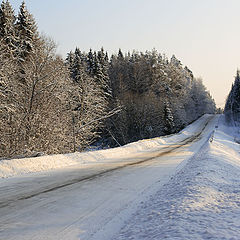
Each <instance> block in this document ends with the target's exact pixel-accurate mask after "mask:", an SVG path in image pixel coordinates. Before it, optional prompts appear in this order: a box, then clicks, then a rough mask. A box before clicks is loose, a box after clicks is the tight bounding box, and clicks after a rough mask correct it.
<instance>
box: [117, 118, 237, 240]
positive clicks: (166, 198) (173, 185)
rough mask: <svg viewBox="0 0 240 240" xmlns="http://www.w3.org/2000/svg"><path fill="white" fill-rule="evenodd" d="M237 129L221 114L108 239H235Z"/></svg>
mask: <svg viewBox="0 0 240 240" xmlns="http://www.w3.org/2000/svg"><path fill="white" fill-rule="evenodd" d="M238 135H239V130H238V129H235V128H232V127H227V126H226V125H225V123H224V119H223V117H221V118H220V119H219V127H218V128H216V129H215V132H214V135H213V138H212V139H213V141H212V142H209V141H208V142H206V143H205V144H204V145H203V147H202V148H201V149H200V151H199V152H198V153H196V154H195V155H194V156H193V157H192V158H191V159H190V161H188V163H187V164H186V165H185V167H184V168H183V169H182V170H181V171H179V172H178V173H177V174H176V175H174V176H173V177H172V178H171V180H170V181H169V182H168V183H167V184H165V185H164V186H163V187H162V188H161V189H160V190H159V191H158V192H157V193H156V194H154V195H153V196H151V198H150V199H149V201H147V202H144V203H142V204H141V205H140V206H139V207H138V209H137V211H136V212H135V213H134V215H133V216H132V217H131V219H130V220H128V221H127V222H126V223H125V224H124V227H123V228H122V229H121V231H120V232H118V233H117V235H115V237H114V238H113V239H115V240H120V239H124V240H126V239H138V240H141V239H171V240H172V239H179V240H180V239H181V240H182V239H193V240H195V239H218V240H219V239H229V240H230V239H231V240H239V239H240V145H239V144H238V143H236V142H235V141H234V138H235V139H236V138H238Z"/></svg>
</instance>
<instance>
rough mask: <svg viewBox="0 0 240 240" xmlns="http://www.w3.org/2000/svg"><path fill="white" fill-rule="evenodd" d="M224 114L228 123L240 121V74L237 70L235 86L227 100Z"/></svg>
mask: <svg viewBox="0 0 240 240" xmlns="http://www.w3.org/2000/svg"><path fill="white" fill-rule="evenodd" d="M224 113H225V116H226V119H227V120H228V121H232V120H235V121H240V73H239V70H237V74H236V77H235V81H234V84H233V85H232V88H231V91H230V93H229V95H228V98H227V100H226V104H225V109H224Z"/></svg>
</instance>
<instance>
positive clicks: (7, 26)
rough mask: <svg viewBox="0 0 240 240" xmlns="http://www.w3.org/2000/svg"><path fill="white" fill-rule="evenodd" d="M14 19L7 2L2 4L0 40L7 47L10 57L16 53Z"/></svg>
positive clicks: (11, 9)
mask: <svg viewBox="0 0 240 240" xmlns="http://www.w3.org/2000/svg"><path fill="white" fill-rule="evenodd" d="M15 21H16V17H15V15H14V11H13V8H12V6H11V5H10V3H9V1H8V0H7V1H6V2H4V1H3V2H2V4H1V8H0V38H1V40H3V43H5V44H6V46H7V47H8V50H9V53H10V54H11V55H14V54H15V51H16V42H17V38H16V33H15Z"/></svg>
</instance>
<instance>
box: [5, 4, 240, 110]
mask: <svg viewBox="0 0 240 240" xmlns="http://www.w3.org/2000/svg"><path fill="white" fill-rule="evenodd" d="M10 2H11V4H12V5H13V6H14V8H15V9H16V12H17V11H18V8H19V5H20V4H21V0H14V1H13V0H12V1H11V0H10ZM26 4H27V7H28V9H29V10H30V12H31V13H32V14H33V15H34V17H35V19H36V21H37V23H38V27H39V31H40V32H43V33H45V34H47V35H48V36H51V37H52V38H53V39H54V40H55V41H56V42H57V43H58V46H59V47H58V52H59V53H60V54H62V55H63V56H65V55H66V53H67V52H69V51H70V50H73V49H74V48H75V47H76V46H78V47H79V48H80V49H81V50H83V51H88V50H89V48H93V49H94V50H98V49H99V48H101V47H102V46H103V47H104V49H105V50H107V51H109V52H110V53H112V52H117V50H118V48H121V49H122V50H123V51H128V50H133V49H136V50H139V51H145V50H151V49H152V48H156V49H157V50H158V51H159V52H161V53H165V54H167V56H169V57H171V55H172V54H175V55H176V57H177V58H178V59H179V60H181V61H182V63H183V65H187V66H188V67H189V68H190V69H191V70H192V71H193V73H194V74H195V76H196V77H202V78H203V82H204V84H205V85H206V86H207V88H208V89H209V90H210V92H211V94H212V95H213V97H214V98H215V100H216V103H217V104H218V105H219V106H223V105H224V102H225V99H226V96H227V94H228V92H229V90H230V87H231V84H232V82H233V80H234V78H233V77H234V75H235V73H236V70H237V68H238V67H239V68H240V48H239V47H240V46H239V44H240V30H239V29H240V20H239V15H240V14H239V10H240V0H64V1H63V0H41V1H40V0H39V1H36V0H26Z"/></svg>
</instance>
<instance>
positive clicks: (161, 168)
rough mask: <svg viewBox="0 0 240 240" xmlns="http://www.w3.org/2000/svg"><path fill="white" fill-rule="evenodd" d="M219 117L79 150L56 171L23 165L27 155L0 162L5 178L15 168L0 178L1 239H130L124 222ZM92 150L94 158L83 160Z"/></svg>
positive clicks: (196, 148)
mask: <svg viewBox="0 0 240 240" xmlns="http://www.w3.org/2000/svg"><path fill="white" fill-rule="evenodd" d="M218 120H219V116H210V115H205V116H204V117H202V118H201V119H199V120H198V121H196V122H195V123H193V124H192V125H191V126H189V127H187V128H186V129H184V130H183V131H182V132H180V133H179V134H176V135H173V136H169V137H165V138H157V139H153V140H143V141H139V142H137V143H133V144H129V145H127V146H125V147H122V148H117V149H109V150H105V151H99V152H95V153H88V154H85V155H84V154H82V155H79V157H81V156H83V155H84V157H82V160H81V162H79V163H78V164H76V163H75V164H72V165H69V166H65V167H64V166H63V167H64V168H59V169H55V170H50V169H51V168H49V170H48V171H46V170H44V171H42V172H37V171H35V170H34V171H33V170H32V169H33V168H31V169H30V168H29V169H28V164H27V163H28V161H29V162H31V164H32V161H33V160H31V159H29V160H27V159H25V160H22V162H21V160H16V161H15V162H14V160H11V161H12V162H11V163H10V162H9V161H10V160H8V161H5V162H2V165H1V162H0V172H1V171H2V176H8V173H9V172H10V171H9V169H11V170H12V169H14V171H11V175H12V177H11V175H9V177H8V178H2V179H0V239H9V240H10V239H84V240H85V239H93V240H94V239H98V240H103V239H106V240H108V239H111V238H113V237H115V238H116V236H119V237H121V236H123V237H122V238H121V239H127V238H128V237H131V234H130V233H129V230H126V229H125V230H124V226H125V222H127V221H130V222H131V219H132V218H131V216H132V215H133V216H134V214H135V212H136V211H138V212H139V207H140V206H143V207H146V206H147V205H145V204H144V203H148V202H149V199H151V198H152V196H154V195H155V194H156V193H157V192H158V191H159V189H161V188H163V187H164V184H165V185H166V184H167V183H168V182H169V181H170V179H171V178H174V176H176V175H177V173H178V172H179V171H181V169H183V168H184V166H185V165H186V164H187V163H188V161H187V160H189V159H191V157H192V156H193V155H194V154H197V153H198V152H199V150H200V149H201V148H202V147H203V146H204V144H205V143H206V141H208V139H209V137H210V136H211V133H212V131H213V130H214V128H215V126H216V125H217V124H218ZM90 155H91V156H90ZM74 156H75V155H74ZM93 156H94V159H98V161H92V160H91V161H88V157H89V159H90V157H91V159H93ZM54 157H55V156H53V158H54ZM41 159H42V161H45V159H43V158H39V161H41ZM101 159H102V161H101ZM34 161H35V159H34ZM50 161H51V160H50ZM83 162H84V164H83ZM11 164H12V166H9V165H11ZM16 164H17V166H19V164H20V165H21V164H22V166H21V167H20V168H19V167H18V169H17V168H16ZM49 164H50V163H49ZM6 165H7V166H8V170H4V169H7V168H6ZM49 166H50V165H49ZM46 168H47V167H46ZM16 169H17V170H16ZM19 169H20V170H19ZM22 169H24V170H22ZM39 169H40V168H39ZM41 169H42V168H41ZM26 172H27V174H23V173H26ZM15 173H16V174H15ZM146 208H147V207H146ZM141 219H142V220H143V221H148V220H144V219H143V218H141ZM139 222H141V221H139ZM121 228H122V230H121V234H118V232H119V231H120V229H121ZM132 229H134V228H132ZM130 232H131V231H130ZM130 239H131V238H130ZM136 239H139V238H136ZM143 239H150V238H143ZM156 239H157V238H156Z"/></svg>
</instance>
